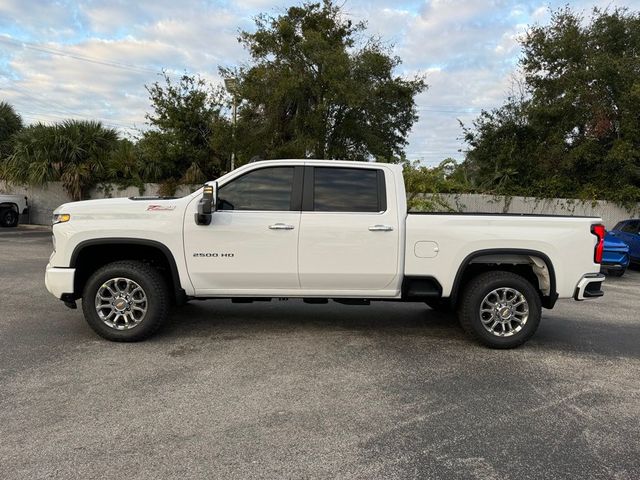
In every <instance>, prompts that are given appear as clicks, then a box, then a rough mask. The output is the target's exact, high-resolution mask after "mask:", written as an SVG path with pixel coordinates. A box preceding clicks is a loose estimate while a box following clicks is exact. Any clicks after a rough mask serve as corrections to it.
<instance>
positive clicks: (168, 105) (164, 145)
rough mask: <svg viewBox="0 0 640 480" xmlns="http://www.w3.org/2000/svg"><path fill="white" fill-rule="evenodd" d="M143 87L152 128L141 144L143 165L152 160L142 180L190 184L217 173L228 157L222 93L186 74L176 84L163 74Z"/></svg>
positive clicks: (225, 165) (227, 124) (227, 137)
mask: <svg viewBox="0 0 640 480" xmlns="http://www.w3.org/2000/svg"><path fill="white" fill-rule="evenodd" d="M146 88H147V91H148V92H149V99H150V100H151V106H152V108H153V113H150V114H148V115H147V119H148V121H149V124H150V125H151V127H152V128H151V130H150V131H148V132H145V133H144V134H143V137H142V139H141V141H140V149H141V155H142V156H143V158H145V163H146V162H151V163H150V164H149V170H150V171H148V172H143V176H144V177H147V178H148V179H150V180H155V181H158V180H160V179H168V178H173V179H181V180H183V181H185V182H187V183H193V182H200V181H204V180H208V179H211V178H215V177H217V176H218V175H220V173H221V172H222V171H223V170H224V169H225V168H226V167H227V163H228V159H229V157H230V153H231V150H230V148H231V140H230V139H231V125H230V122H229V120H228V119H227V118H226V117H225V115H224V114H225V109H226V98H225V94H224V92H223V90H222V89H221V88H217V89H216V88H213V87H211V86H210V85H208V84H207V83H206V82H205V81H204V80H203V79H202V78H200V77H198V76H190V75H186V74H185V75H182V76H181V77H180V80H179V81H178V82H177V83H176V82H173V81H172V80H171V79H170V77H169V76H168V75H167V74H166V73H165V74H164V81H163V82H162V83H160V82H155V83H154V84H152V85H150V86H147V87H146Z"/></svg>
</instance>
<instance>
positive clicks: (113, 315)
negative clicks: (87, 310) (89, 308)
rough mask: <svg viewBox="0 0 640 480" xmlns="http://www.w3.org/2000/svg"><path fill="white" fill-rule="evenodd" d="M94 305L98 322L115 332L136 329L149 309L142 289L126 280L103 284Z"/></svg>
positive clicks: (110, 281)
mask: <svg viewBox="0 0 640 480" xmlns="http://www.w3.org/2000/svg"><path fill="white" fill-rule="evenodd" d="M95 305H96V312H98V316H99V317H100V320H102V321H103V322H104V323H105V324H106V325H107V326H109V327H111V328H114V329H116V330H130V329H132V328H134V327H137V326H138V325H139V324H140V322H142V320H144V317H145V315H146V314H147V309H148V307H149V305H148V302H147V295H146V293H145V292H144V290H143V289H142V287H141V286H140V285H138V284H137V283H136V282H134V281H133V280H130V279H128V278H112V279H110V280H107V281H106V282H104V283H103V284H102V285H101V286H100V288H99V289H98V292H97V293H96V301H95Z"/></svg>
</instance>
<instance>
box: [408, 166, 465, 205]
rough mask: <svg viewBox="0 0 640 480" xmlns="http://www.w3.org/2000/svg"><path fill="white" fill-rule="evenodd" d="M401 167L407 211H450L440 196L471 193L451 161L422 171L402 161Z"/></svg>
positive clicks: (457, 167)
mask: <svg viewBox="0 0 640 480" xmlns="http://www.w3.org/2000/svg"><path fill="white" fill-rule="evenodd" d="M401 163H402V165H403V171H402V173H403V176H404V184H405V189H406V191H407V205H408V207H409V210H416V211H442V210H451V209H452V208H451V206H450V205H449V204H448V203H447V202H446V201H445V200H444V199H443V198H442V197H441V196H440V194H442V193H467V192H469V191H471V190H472V188H471V186H470V184H469V181H468V179H467V177H466V176H465V171H464V169H462V168H460V165H458V163H457V162H456V161H455V160H454V159H452V158H447V159H445V160H443V161H442V162H441V163H440V165H438V166H436V167H426V166H424V165H420V163H419V162H409V161H407V160H404V159H403V160H402V162H401Z"/></svg>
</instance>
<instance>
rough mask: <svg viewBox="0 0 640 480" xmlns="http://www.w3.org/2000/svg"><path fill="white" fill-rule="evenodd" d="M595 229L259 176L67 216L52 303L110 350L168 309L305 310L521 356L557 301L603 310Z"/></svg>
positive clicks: (595, 224) (58, 227)
mask: <svg viewBox="0 0 640 480" xmlns="http://www.w3.org/2000/svg"><path fill="white" fill-rule="evenodd" d="M604 235H605V230H604V226H603V225H602V224H601V220H600V219H599V218H592V217H556V216H534V215H502V214H500V215H492V214H448V213H447V214H439V213H407V202H406V194H405V186H404V181H403V176H402V168H401V166H399V165H393V164H379V163H364V162H344V161H327V160H272V161H261V162H256V163H250V164H248V165H245V166H243V167H240V168H238V169H236V170H234V171H232V172H230V173H227V174H226V175H224V176H222V177H220V178H219V179H218V180H217V181H215V182H210V183H207V184H205V185H204V186H203V187H202V188H200V189H199V190H198V191H196V192H194V193H193V194H191V195H188V196H185V197H183V198H150V197H146V198H144V197H143V198H135V197H134V198H117V199H103V200H88V201H82V202H74V203H67V204H64V205H62V206H60V207H59V208H58V209H56V211H55V212H54V216H53V253H52V255H51V258H50V260H49V264H48V266H47V268H46V275H45V282H46V286H47V289H48V290H49V292H51V293H52V294H53V295H54V296H55V297H57V298H59V299H61V300H62V301H63V302H64V303H65V304H66V305H67V306H69V307H71V308H75V307H76V301H77V300H78V299H82V309H83V312H84V316H85V319H86V320H87V322H88V323H89V325H90V326H91V327H92V328H93V329H94V330H95V331H96V332H97V333H98V334H99V335H101V336H102V337H104V338H107V339H109V340H114V341H137V340H142V339H144V338H146V337H149V336H150V335H151V334H153V333H154V332H155V331H156V330H157V329H158V328H159V327H161V326H162V324H163V323H165V322H166V320H167V318H168V317H169V312H170V308H171V306H172V305H181V304H183V303H185V302H186V301H188V300H190V299H215V298H217V299H231V301H233V302H239V303H244V302H255V301H268V300H271V299H282V298H300V299H302V300H303V301H304V302H307V303H327V302H328V301H329V300H333V301H335V302H339V303H344V304H356V305H358V304H360V305H362V304H364V305H366V304H369V303H370V302H373V301H395V302H424V303H426V304H427V305H429V306H432V307H433V308H449V309H455V310H456V311H457V314H458V318H459V320H460V323H461V325H462V326H463V328H464V329H465V330H466V331H467V332H468V333H469V334H470V335H471V336H472V337H474V338H475V339H476V340H477V341H479V342H481V343H483V344H485V345H487V346H489V347H493V348H512V347H516V346H518V345H521V344H522V343H524V342H525V341H526V340H528V339H529V338H530V337H531V336H532V335H533V334H534V332H535V331H536V329H537V327H538V324H539V323H540V317H541V310H542V307H544V308H548V309H550V308H553V306H554V304H555V303H556V300H557V299H558V298H573V299H575V300H585V299H588V298H594V297H599V296H601V295H602V294H603V292H602V290H601V285H602V283H603V280H604V276H603V275H602V274H601V273H600V262H601V259H602V248H603V241H604Z"/></svg>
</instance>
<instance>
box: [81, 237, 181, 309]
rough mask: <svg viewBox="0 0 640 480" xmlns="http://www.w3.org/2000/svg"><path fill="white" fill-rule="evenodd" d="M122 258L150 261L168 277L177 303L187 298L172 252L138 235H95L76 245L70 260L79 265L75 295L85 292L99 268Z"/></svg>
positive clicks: (160, 244) (168, 283)
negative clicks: (109, 236)
mask: <svg viewBox="0 0 640 480" xmlns="http://www.w3.org/2000/svg"><path fill="white" fill-rule="evenodd" d="M121 260H138V261H140V260H142V261H145V262H147V263H149V264H151V265H152V266H153V267H155V268H156V269H158V270H160V272H161V273H162V275H163V276H164V277H165V280H166V282H167V286H168V288H169V289H170V291H171V292H173V293H174V296H175V301H176V303H178V304H182V303H184V302H185V301H186V293H185V291H184V289H183V288H182V285H181V283H180V275H179V273H178V266H177V264H176V261H175V258H174V256H173V253H172V252H171V251H170V250H169V248H167V246H166V245H164V244H162V243H160V242H157V241H155V240H147V239H139V238H103V239H92V240H85V241H84V242H80V243H79V244H78V245H76V247H75V248H74V250H73V253H72V254H71V259H70V262H69V267H70V268H75V269H76V274H75V278H74V296H75V297H76V298H79V297H80V296H81V295H82V291H83V289H84V286H85V284H86V282H87V281H88V279H89V278H90V277H91V275H92V274H93V273H94V272H95V271H96V270H97V269H99V268H101V267H103V266H104V265H106V264H108V263H112V262H116V261H121Z"/></svg>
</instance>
